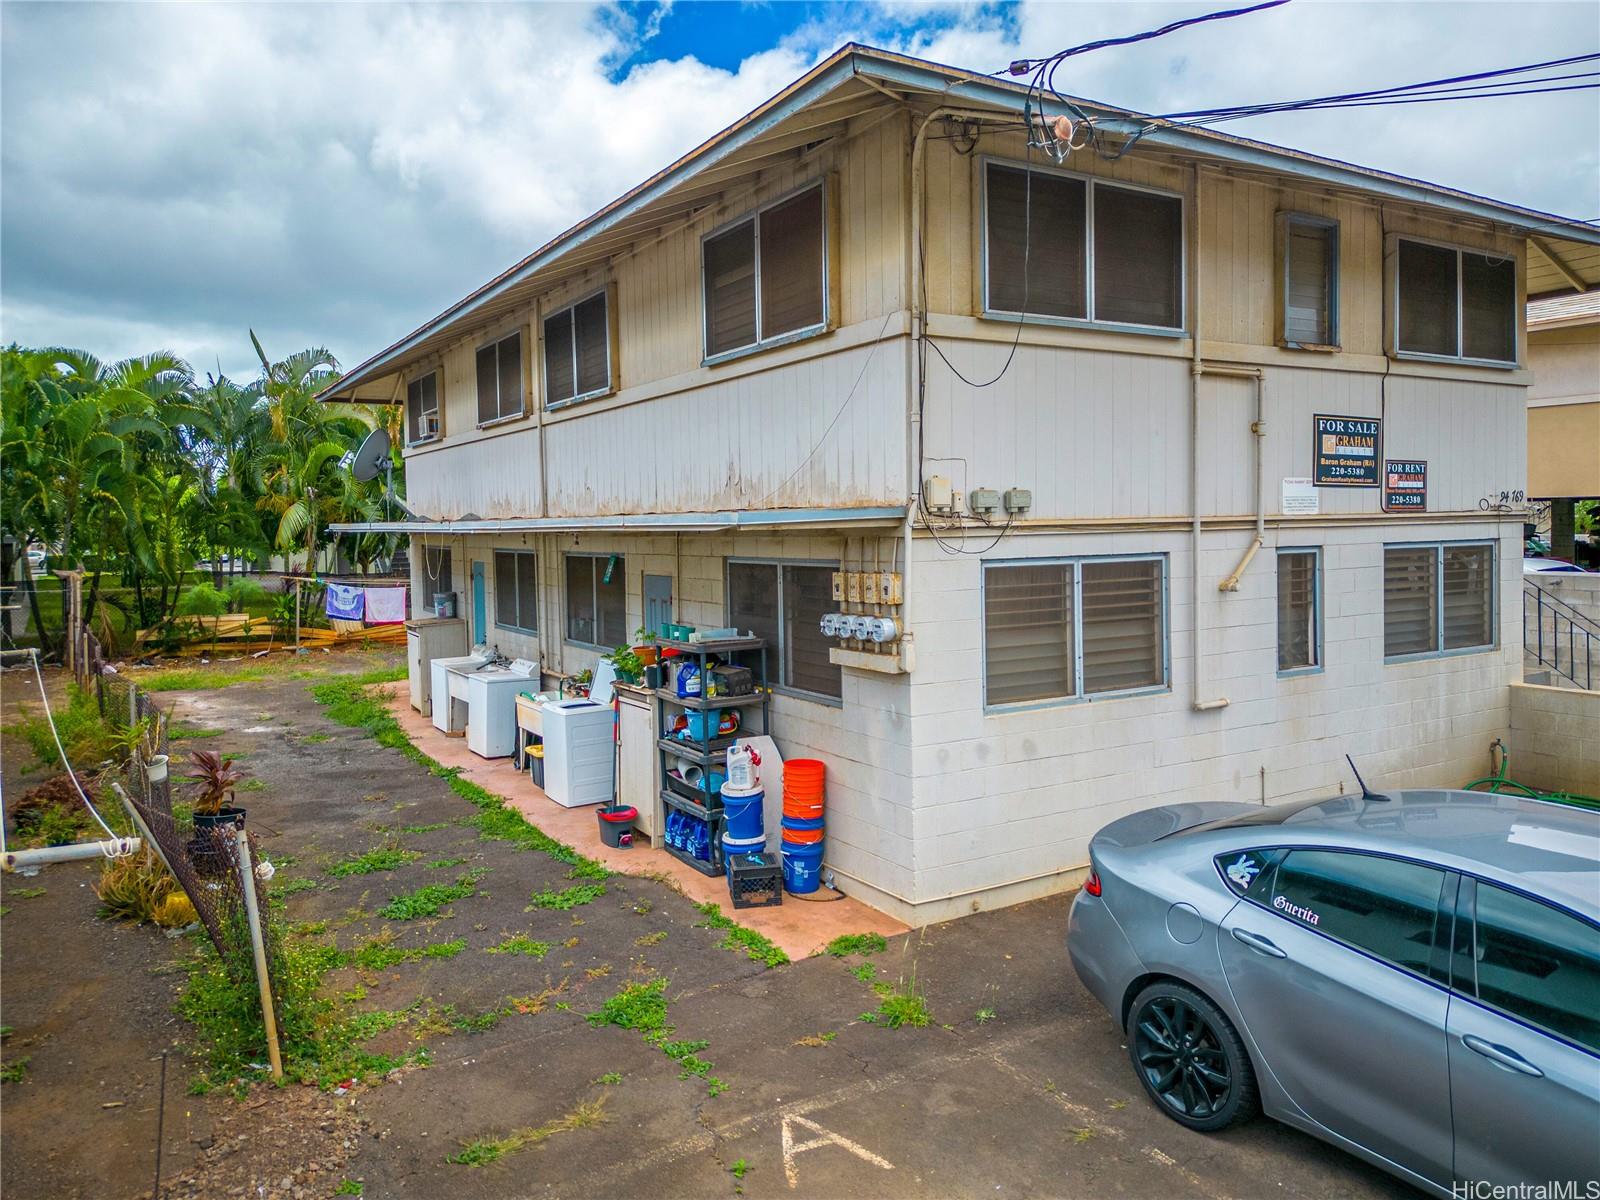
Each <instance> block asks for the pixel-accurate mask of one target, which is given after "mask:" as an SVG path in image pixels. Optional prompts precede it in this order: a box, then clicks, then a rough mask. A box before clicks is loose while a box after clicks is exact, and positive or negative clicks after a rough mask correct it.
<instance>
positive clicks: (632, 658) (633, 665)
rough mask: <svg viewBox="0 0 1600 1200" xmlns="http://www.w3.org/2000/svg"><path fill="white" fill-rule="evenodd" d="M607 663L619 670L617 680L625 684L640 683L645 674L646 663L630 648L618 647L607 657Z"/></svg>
mask: <svg viewBox="0 0 1600 1200" xmlns="http://www.w3.org/2000/svg"><path fill="white" fill-rule="evenodd" d="M606 661H607V662H608V663H610V664H611V665H612V666H613V667H615V668H616V669H617V678H618V679H619V680H620V681H621V682H623V683H638V682H639V677H640V676H641V675H643V674H644V663H643V662H641V661H640V659H639V656H638V655H637V654H635V653H634V652H633V650H632V649H631V648H630V647H628V646H618V647H617V648H616V649H615V650H613V651H612V652H611V653H610V654H608V655H606Z"/></svg>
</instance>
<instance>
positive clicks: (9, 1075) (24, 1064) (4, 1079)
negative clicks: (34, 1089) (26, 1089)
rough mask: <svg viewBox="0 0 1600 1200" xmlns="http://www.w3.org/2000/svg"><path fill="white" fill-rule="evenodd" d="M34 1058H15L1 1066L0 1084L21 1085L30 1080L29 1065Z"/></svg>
mask: <svg viewBox="0 0 1600 1200" xmlns="http://www.w3.org/2000/svg"><path fill="white" fill-rule="evenodd" d="M32 1061H33V1060H32V1058H31V1057H30V1058H13V1059H12V1060H11V1061H10V1062H8V1063H6V1064H5V1065H4V1066H0V1083H21V1082H22V1081H23V1080H25V1079H27V1078H28V1064H29V1063H30V1062H32Z"/></svg>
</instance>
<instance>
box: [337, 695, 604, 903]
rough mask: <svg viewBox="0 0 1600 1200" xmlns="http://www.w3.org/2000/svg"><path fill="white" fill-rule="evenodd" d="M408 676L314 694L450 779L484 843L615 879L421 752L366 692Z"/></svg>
mask: <svg viewBox="0 0 1600 1200" xmlns="http://www.w3.org/2000/svg"><path fill="white" fill-rule="evenodd" d="M403 678H405V670H404V668H399V667H397V668H395V669H394V671H393V672H389V673H385V672H382V671H373V672H368V673H367V674H365V675H356V676H351V677H344V678H339V679H331V680H328V681H327V682H325V683H319V684H315V685H313V686H312V688H311V694H312V696H313V697H314V698H315V699H316V701H317V703H318V704H321V705H322V706H323V707H324V708H325V709H326V710H327V715H328V718H329V719H330V720H333V721H337V722H338V723H339V724H341V725H347V726H349V727H350V728H352V729H360V730H362V731H363V732H365V733H366V734H367V736H369V737H371V738H372V739H373V740H374V741H376V742H377V743H378V744H379V745H380V746H387V747H388V748H389V749H391V750H398V751H399V752H400V753H401V754H403V755H405V756H406V757H407V758H409V759H410V760H411V761H412V762H414V763H416V764H418V765H419V766H422V767H425V768H426V769H427V770H428V772H429V773H430V774H432V775H435V776H437V777H438V778H441V779H443V780H445V781H446V783H447V784H448V786H449V788H450V790H451V791H453V792H454V793H455V794H456V795H458V796H460V797H461V798H462V799H463V800H466V801H467V802H468V803H470V804H472V805H473V806H474V807H476V808H477V809H478V810H479V811H478V812H477V813H476V814H474V816H473V817H472V819H471V823H472V824H473V825H474V826H476V828H477V830H478V836H479V837H481V838H483V839H484V840H485V841H503V842H510V843H511V844H512V845H514V846H516V847H517V848H518V849H519V850H538V851H540V852H541V853H544V854H548V855H549V856H550V857H551V858H553V859H555V860H556V861H557V862H561V863H565V864H567V866H569V867H570V868H571V870H570V871H569V872H568V876H569V877H570V878H573V879H606V878H609V877H610V875H611V872H610V871H609V870H607V869H606V867H604V866H603V865H602V864H600V863H598V862H596V861H595V860H594V859H592V858H588V857H586V856H584V855H582V854H579V853H578V851H576V850H574V849H573V848H572V847H571V846H568V845H567V844H566V843H564V842H559V841H557V840H556V839H555V838H553V837H551V836H550V835H549V834H547V833H545V832H544V831H543V830H542V829H540V828H538V827H537V826H535V825H532V824H530V823H529V822H528V820H527V819H526V818H525V817H523V815H522V814H521V813H519V812H517V811H516V810H515V809H513V808H510V807H508V806H507V805H506V803H505V801H504V800H502V799H501V798H500V797H499V796H496V795H495V794H494V793H493V792H490V791H488V790H486V789H484V788H481V787H479V786H478V785H477V784H475V783H473V782H471V781H470V780H466V779H462V778H461V777H460V768H458V767H446V766H444V765H442V764H441V763H439V762H438V761H437V760H436V759H434V758H431V757H430V756H429V755H427V754H425V753H424V752H423V751H421V750H419V749H417V747H416V746H415V745H414V744H413V743H412V741H411V739H410V737H409V736H407V734H406V731H405V730H404V729H403V728H401V726H400V723H399V722H398V721H396V720H395V719H394V717H393V716H391V715H390V713H389V709H388V706H387V704H386V700H387V697H386V696H385V695H383V694H382V693H379V694H377V695H374V694H372V693H370V692H369V691H368V690H367V688H368V686H369V685H370V684H373V683H387V682H393V681H394V680H398V679H403Z"/></svg>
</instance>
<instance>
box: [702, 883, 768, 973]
mask: <svg viewBox="0 0 1600 1200" xmlns="http://www.w3.org/2000/svg"><path fill="white" fill-rule="evenodd" d="M694 907H695V911H696V912H698V913H699V914H700V915H701V916H703V917H704V918H705V920H704V921H697V922H695V924H697V925H699V926H700V927H701V928H704V929H721V930H723V931H725V932H726V934H727V936H726V937H724V938H723V939H722V948H723V949H724V950H735V951H738V950H743V951H744V952H745V954H746V955H747V956H748V957H749V958H751V959H753V960H754V961H756V962H758V963H765V964H766V965H767V966H768V967H781V966H783V965H784V964H785V963H786V962H788V961H789V956H788V955H787V954H785V953H784V952H783V951H782V950H780V949H779V948H778V947H777V946H776V945H774V944H773V942H772V939H770V938H768V937H766V936H765V935H764V934H760V933H757V932H756V931H755V930H754V929H747V928H746V927H745V926H743V925H741V924H739V923H738V922H737V921H735V920H733V918H731V917H725V916H723V915H722V908H721V906H720V905H718V904H716V903H714V902H712V901H709V900H708V901H707V902H706V903H704V904H697V905H695V906H694Z"/></svg>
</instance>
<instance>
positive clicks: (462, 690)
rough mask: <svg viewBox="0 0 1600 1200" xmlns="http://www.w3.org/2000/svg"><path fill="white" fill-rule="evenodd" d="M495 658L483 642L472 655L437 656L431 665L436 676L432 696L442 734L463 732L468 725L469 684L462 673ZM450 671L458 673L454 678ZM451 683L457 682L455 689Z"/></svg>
mask: <svg viewBox="0 0 1600 1200" xmlns="http://www.w3.org/2000/svg"><path fill="white" fill-rule="evenodd" d="M493 660H494V654H493V653H492V652H491V651H490V649H489V647H487V646H484V645H481V644H480V645H477V646H474V647H473V648H472V653H471V654H463V655H460V656H458V657H455V658H436V659H434V660H433V661H432V662H431V663H430V664H429V665H428V671H429V673H430V674H431V675H432V677H433V680H432V682H433V687H432V688H431V689H430V697H431V703H432V707H433V727H434V728H435V729H437V730H439V731H440V732H441V733H460V732H461V731H462V730H464V729H465V728H466V727H467V684H466V679H465V678H464V677H462V676H461V675H460V672H461V671H463V670H466V671H476V670H477V669H478V668H479V667H481V666H483V665H484V664H485V663H488V662H492V661H493ZM451 672H456V674H455V676H454V677H452V675H451ZM452 683H454V684H455V685H456V690H455V691H454V692H452V691H451V690H450V685H451V684H452Z"/></svg>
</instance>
